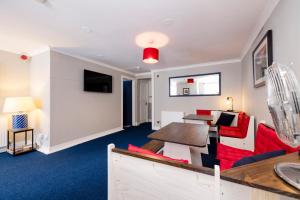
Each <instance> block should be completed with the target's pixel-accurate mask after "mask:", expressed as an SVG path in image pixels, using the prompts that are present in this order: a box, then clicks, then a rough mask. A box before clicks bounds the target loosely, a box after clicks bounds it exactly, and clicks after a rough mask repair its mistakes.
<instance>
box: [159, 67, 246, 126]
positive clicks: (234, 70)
mask: <svg viewBox="0 0 300 200" xmlns="http://www.w3.org/2000/svg"><path fill="white" fill-rule="evenodd" d="M213 72H221V96H198V97H169V77H175V76H185V75H194V74H205V73H213ZM157 76H159V77H157ZM153 81H154V121H153V123H154V126H156V127H159V126H160V124H159V123H158V121H161V119H160V115H161V111H162V110H171V111H184V112H186V113H187V114H190V113H195V112H196V109H227V106H226V105H225V98H226V97H227V96H231V97H233V98H234V109H235V110H240V109H241V108H242V96H241V92H242V88H241V64H240V62H234V63H227V64H216V65H211V66H204V67H198V68H187V69H180V70H170V71H160V72H154V79H153Z"/></svg>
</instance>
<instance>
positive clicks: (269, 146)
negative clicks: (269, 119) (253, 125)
mask: <svg viewBox="0 0 300 200" xmlns="http://www.w3.org/2000/svg"><path fill="white" fill-rule="evenodd" d="M299 148H300V147H298V148H292V147H290V146H288V145H286V144H285V143H283V142H282V141H281V140H280V139H279V138H278V136H277V134H276V132H275V130H274V129H272V128H270V127H267V126H265V125H264V124H259V125H258V128H257V132H256V139H255V150H254V153H255V155H256V154H261V153H266V152H270V151H276V150H285V151H286V153H292V152H296V151H298V150H299Z"/></svg>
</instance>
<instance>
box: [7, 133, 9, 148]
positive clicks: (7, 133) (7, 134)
mask: <svg viewBox="0 0 300 200" xmlns="http://www.w3.org/2000/svg"><path fill="white" fill-rule="evenodd" d="M7 149H9V131H7Z"/></svg>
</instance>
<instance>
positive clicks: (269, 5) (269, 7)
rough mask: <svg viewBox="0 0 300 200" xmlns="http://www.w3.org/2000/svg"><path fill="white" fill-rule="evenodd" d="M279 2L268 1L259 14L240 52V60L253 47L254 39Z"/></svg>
mask: <svg viewBox="0 0 300 200" xmlns="http://www.w3.org/2000/svg"><path fill="white" fill-rule="evenodd" d="M279 2H280V0H268V3H267V5H266V7H265V9H264V10H263V12H262V14H261V16H260V18H259V21H258V22H257V23H256V25H255V27H254V29H253V31H252V33H251V35H250V37H249V40H248V42H247V43H246V45H245V47H244V48H243V50H242V52H241V60H243V59H244V57H245V56H246V55H247V53H248V51H249V50H250V48H251V46H252V45H253V43H254V41H255V39H256V38H257V36H258V35H259V33H260V31H261V30H262V28H263V27H264V25H265V23H266V22H267V20H268V19H269V18H270V16H271V15H272V13H273V11H274V9H275V8H276V6H277V5H278V3H279Z"/></svg>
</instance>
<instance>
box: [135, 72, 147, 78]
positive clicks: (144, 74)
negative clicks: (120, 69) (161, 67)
mask: <svg viewBox="0 0 300 200" xmlns="http://www.w3.org/2000/svg"><path fill="white" fill-rule="evenodd" d="M148 75H151V72H144V73H138V74H135V76H136V77H139V76H148Z"/></svg>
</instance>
